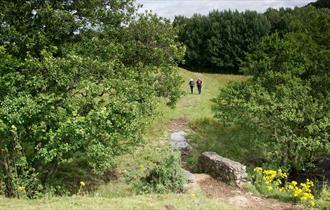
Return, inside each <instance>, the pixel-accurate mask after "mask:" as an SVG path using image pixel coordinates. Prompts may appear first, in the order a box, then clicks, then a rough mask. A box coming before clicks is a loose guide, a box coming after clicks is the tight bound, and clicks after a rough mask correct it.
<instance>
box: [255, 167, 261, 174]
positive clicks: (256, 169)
mask: <svg viewBox="0 0 330 210" xmlns="http://www.w3.org/2000/svg"><path fill="white" fill-rule="evenodd" d="M254 171H255V172H257V173H261V172H262V168H261V167H256V168H254Z"/></svg>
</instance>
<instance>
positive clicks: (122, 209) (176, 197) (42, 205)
mask: <svg viewBox="0 0 330 210" xmlns="http://www.w3.org/2000/svg"><path fill="white" fill-rule="evenodd" d="M0 209H1V210H2V209H3V210H17V209H20V210H35V209H42V210H62V209H63V210H68V209H70V210H75V209H76V210H84V209H86V210H87V209H88V210H94V209H95V210H100V209H109V210H131V209H132V210H133V209H134V210H149V209H153V210H157V209H165V210H166V209H173V210H174V209H180V210H185V209H187V210H188V209H189V210H193V209H196V210H197V209H208V210H213V209H214V210H218V209H228V210H230V209H238V208H233V207H231V206H229V205H226V204H223V203H221V202H219V201H217V200H211V199H208V198H206V197H205V196H204V195H202V194H197V195H195V194H193V195H192V194H164V195H155V194H152V195H139V196H131V197H119V198H105V197H89V196H73V197H56V198H49V199H41V200H25V199H21V200H18V199H8V198H3V197H0Z"/></svg>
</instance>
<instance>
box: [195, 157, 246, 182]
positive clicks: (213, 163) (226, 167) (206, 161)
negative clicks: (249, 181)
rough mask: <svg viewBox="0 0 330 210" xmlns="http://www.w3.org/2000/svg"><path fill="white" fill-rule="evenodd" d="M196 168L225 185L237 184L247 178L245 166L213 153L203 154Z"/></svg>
mask: <svg viewBox="0 0 330 210" xmlns="http://www.w3.org/2000/svg"><path fill="white" fill-rule="evenodd" d="M198 166H199V169H200V170H201V171H202V172H204V173H208V174H210V175H211V176H212V177H213V178H215V179H217V180H220V181H223V182H226V183H236V184H239V183H240V182H243V181H246V178H247V173H246V166H244V165H242V164H240V163H238V162H235V161H233V160H229V159H227V158H224V157H221V156H220V155H218V154H217V153H215V152H204V153H203V154H202V155H201V156H200V157H199V159H198Z"/></svg>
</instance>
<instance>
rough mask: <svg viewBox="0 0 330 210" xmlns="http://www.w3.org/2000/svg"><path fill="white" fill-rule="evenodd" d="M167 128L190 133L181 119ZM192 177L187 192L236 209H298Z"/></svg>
mask: <svg viewBox="0 0 330 210" xmlns="http://www.w3.org/2000/svg"><path fill="white" fill-rule="evenodd" d="M167 128H168V131H169V132H170V133H173V132H178V131H185V132H189V131H191V129H189V126H188V123H187V121H186V120H185V119H183V118H178V119H174V120H171V121H170V122H169V123H168V125H167ZM183 162H184V160H183ZM183 165H185V164H183ZM193 176H194V182H192V183H189V184H188V185H187V187H186V189H187V191H203V192H204V193H205V194H206V195H207V197H209V198H212V199H218V200H220V201H222V202H225V203H228V204H230V205H232V206H235V207H238V208H243V209H255V210H264V209H268V210H295V209H300V208H299V207H298V206H295V205H293V204H290V203H284V202H281V201H279V200H276V199H270V198H262V197H258V196H256V195H253V193H251V192H248V191H246V190H244V189H240V188H238V187H234V186H230V185H227V184H225V183H223V182H220V181H217V180H215V179H214V178H212V177H211V176H209V175H207V174H193Z"/></svg>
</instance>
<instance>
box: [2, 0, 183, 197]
mask: <svg viewBox="0 0 330 210" xmlns="http://www.w3.org/2000/svg"><path fill="white" fill-rule="evenodd" d="M132 3H133V2H132V1H130V0H128V1H121V0H118V1H98V0H92V1H44V2H41V3H40V1H27V2H12V1H4V2H3V4H2V6H3V9H2V10H1V12H0V144H1V145H2V146H1V148H0V182H1V183H2V182H3V183H4V185H5V187H4V189H3V188H2V189H1V190H2V191H3V192H4V193H5V195H6V196H9V197H14V196H15V197H19V193H18V188H19V187H24V188H25V191H26V194H27V196H28V197H36V196H38V195H39V194H40V193H43V192H45V191H52V192H55V193H58V194H61V193H63V192H66V191H67V189H68V188H71V190H72V191H75V190H78V189H77V187H76V188H74V187H72V186H79V185H77V182H79V181H80V179H81V178H82V177H85V178H86V175H87V174H88V175H89V176H87V177H97V178H99V177H101V176H102V174H104V173H105V172H106V171H107V170H109V169H111V168H112V167H113V165H114V163H115V162H114V161H115V158H116V157H117V156H119V155H121V154H125V153H127V152H128V151H131V150H132V148H134V146H135V145H137V144H140V143H141V142H142V135H141V134H142V133H143V130H144V127H145V125H146V124H147V123H148V122H149V120H150V119H151V118H152V117H153V115H155V104H156V103H155V101H156V98H157V97H164V98H166V99H167V100H168V102H169V104H171V105H172V104H175V102H176V100H177V99H178V96H179V95H178V92H179V90H178V86H179V83H180V80H178V79H176V76H177V72H176V68H173V67H172V66H173V65H175V63H176V61H178V60H180V59H181V57H182V54H183V50H184V49H183V48H182V47H181V45H180V44H179V43H177V42H176V41H175V40H174V37H173V34H174V29H173V28H172V27H171V25H170V24H169V23H168V21H166V20H163V19H161V18H158V17H157V16H154V15H151V14H145V15H141V16H140V17H139V18H138V19H134V16H133V15H134V12H135V7H134V6H133V4H132ZM95 11H97V12H95ZM145 27H149V28H150V29H152V28H153V31H149V30H148V31H145V33H144V34H141V33H139V31H143V30H144V29H145ZM155 31H157V32H155ZM137 34H140V35H141V36H142V38H141V37H134V36H135V35H137ZM142 49H143V52H144V53H143V54H141V56H140V57H138V56H136V55H137V53H136V52H139V50H142ZM132 52H134V53H132ZM150 58H151V59H150ZM174 80H175V81H174ZM165 84H166V88H167V89H164V88H163V87H162V86H165ZM91 179H93V178H91Z"/></svg>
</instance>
